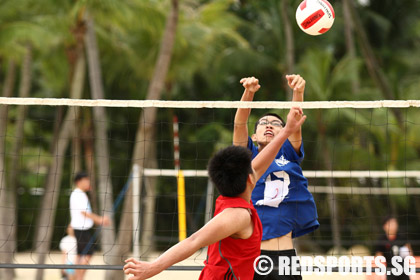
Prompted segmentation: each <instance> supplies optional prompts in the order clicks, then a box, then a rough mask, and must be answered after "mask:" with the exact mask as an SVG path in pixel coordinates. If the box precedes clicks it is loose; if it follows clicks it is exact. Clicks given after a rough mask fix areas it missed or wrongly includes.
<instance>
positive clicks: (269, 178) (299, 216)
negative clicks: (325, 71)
mask: <svg viewBox="0 0 420 280" xmlns="http://www.w3.org/2000/svg"><path fill="white" fill-rule="evenodd" d="M286 79H287V82H288V85H289V87H290V88H291V89H293V101H303V95H304V91H305V80H304V79H303V78H302V77H301V76H300V75H287V76H286ZM240 82H241V83H242V85H243V86H244V88H245V91H244V93H243V95H242V98H241V101H252V100H253V99H254V94H255V93H256V92H257V91H258V90H259V89H260V85H259V81H258V79H256V78H254V77H250V78H244V79H242V80H241V81H240ZM250 111H251V110H250V109H243V108H240V109H238V110H237V112H236V115H235V124H234V133H233V144H234V145H238V146H242V147H247V148H248V149H249V150H251V151H252V156H253V157H255V156H256V155H257V154H258V153H259V152H261V150H262V149H264V148H265V147H266V146H267V144H268V143H270V142H271V140H272V139H273V138H274V137H275V136H276V135H277V134H278V133H279V132H280V131H281V130H282V129H283V127H284V126H285V123H284V121H283V120H282V118H281V117H280V116H278V115H276V114H272V113H268V114H265V115H263V116H262V117H260V118H259V120H258V122H257V123H256V124H255V128H254V134H253V135H252V137H249V135H248V117H249V114H250ZM254 142H255V143H256V144H254ZM303 157H304V150H303V143H302V130H301V129H299V130H297V131H296V132H295V133H293V134H292V135H290V136H289V138H288V140H286V142H285V143H284V144H283V146H282V147H281V149H280V151H279V152H278V154H277V155H276V158H275V160H274V161H273V162H272V163H271V165H270V167H269V168H268V169H267V171H266V172H265V174H264V175H263V176H262V177H261V179H260V180H259V181H258V182H257V185H256V186H255V189H254V191H253V193H252V202H253V203H254V206H255V208H256V209H257V212H258V215H259V217H260V219H261V222H262V226H263V237H262V242H261V255H262V256H268V257H270V258H271V259H272V261H273V264H274V267H278V260H279V256H287V257H291V256H295V255H296V251H295V249H294V247H293V242H292V239H293V238H295V237H299V236H302V235H304V234H307V233H310V232H312V231H314V230H316V229H317V228H318V227H319V223H318V220H317V219H318V215H317V211H316V206H315V201H314V199H313V197H312V194H311V193H310V192H309V191H308V180H307V179H306V178H305V177H304V176H303V174H302V168H301V167H300V163H301V161H302V159H303ZM255 279H258V280H260V279H264V280H269V279H276V280H278V279H301V276H300V275H289V276H279V273H278V271H277V270H276V269H273V271H272V272H271V273H270V274H269V275H266V276H263V275H259V274H258V272H256V273H255V276H254V280H255Z"/></svg>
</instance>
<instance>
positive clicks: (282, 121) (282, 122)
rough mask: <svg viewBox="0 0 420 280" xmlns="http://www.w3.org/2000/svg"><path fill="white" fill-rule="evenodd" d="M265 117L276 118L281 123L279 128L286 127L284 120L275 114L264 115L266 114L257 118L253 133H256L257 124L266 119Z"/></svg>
mask: <svg viewBox="0 0 420 280" xmlns="http://www.w3.org/2000/svg"><path fill="white" fill-rule="evenodd" d="M267 116H272V117H276V118H278V119H279V120H280V121H281V126H283V127H284V126H285V125H286V123H285V122H284V120H283V119H282V118H281V117H280V116H279V115H277V114H276V113H266V114H264V115H262V116H261V117H259V119H258V121H257V122H256V123H255V126H254V133H255V132H256V131H257V127H258V124H259V122H260V120H261V119H262V118H264V117H267Z"/></svg>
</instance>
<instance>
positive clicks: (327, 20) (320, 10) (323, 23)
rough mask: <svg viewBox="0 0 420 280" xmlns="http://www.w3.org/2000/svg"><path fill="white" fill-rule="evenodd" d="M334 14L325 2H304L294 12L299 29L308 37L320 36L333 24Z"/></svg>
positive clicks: (306, 0)
mask: <svg viewBox="0 0 420 280" xmlns="http://www.w3.org/2000/svg"><path fill="white" fill-rule="evenodd" d="M334 18H335V13H334V9H333V7H332V5H331V4H330V3H329V2H328V1H327V0H304V1H302V3H300V5H299V7H298V8H297V10H296V21H297V24H298V25H299V27H300V29H302V30H303V32H305V33H307V34H309V35H313V36H316V35H321V34H324V33H325V32H327V31H328V30H329V29H330V28H331V26H332V25H333V23H334Z"/></svg>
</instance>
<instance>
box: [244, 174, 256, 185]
mask: <svg viewBox="0 0 420 280" xmlns="http://www.w3.org/2000/svg"><path fill="white" fill-rule="evenodd" d="M246 181H247V183H249V184H251V185H253V186H254V185H255V184H256V183H257V182H256V178H255V174H254V173H250V174H248V178H247V180H246Z"/></svg>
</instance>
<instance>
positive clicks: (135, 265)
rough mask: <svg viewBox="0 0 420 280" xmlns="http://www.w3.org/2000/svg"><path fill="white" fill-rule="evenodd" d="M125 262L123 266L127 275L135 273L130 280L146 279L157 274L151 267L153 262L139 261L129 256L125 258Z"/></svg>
mask: <svg viewBox="0 0 420 280" xmlns="http://www.w3.org/2000/svg"><path fill="white" fill-rule="evenodd" d="M125 262H126V265H124V267H123V271H124V273H125V274H126V275H129V274H132V275H133V276H131V277H129V278H128V280H144V279H148V278H150V277H152V276H154V275H156V273H154V272H153V270H152V269H151V264H150V263H149V262H142V261H138V260H136V259H134V258H129V259H127V260H125Z"/></svg>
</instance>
